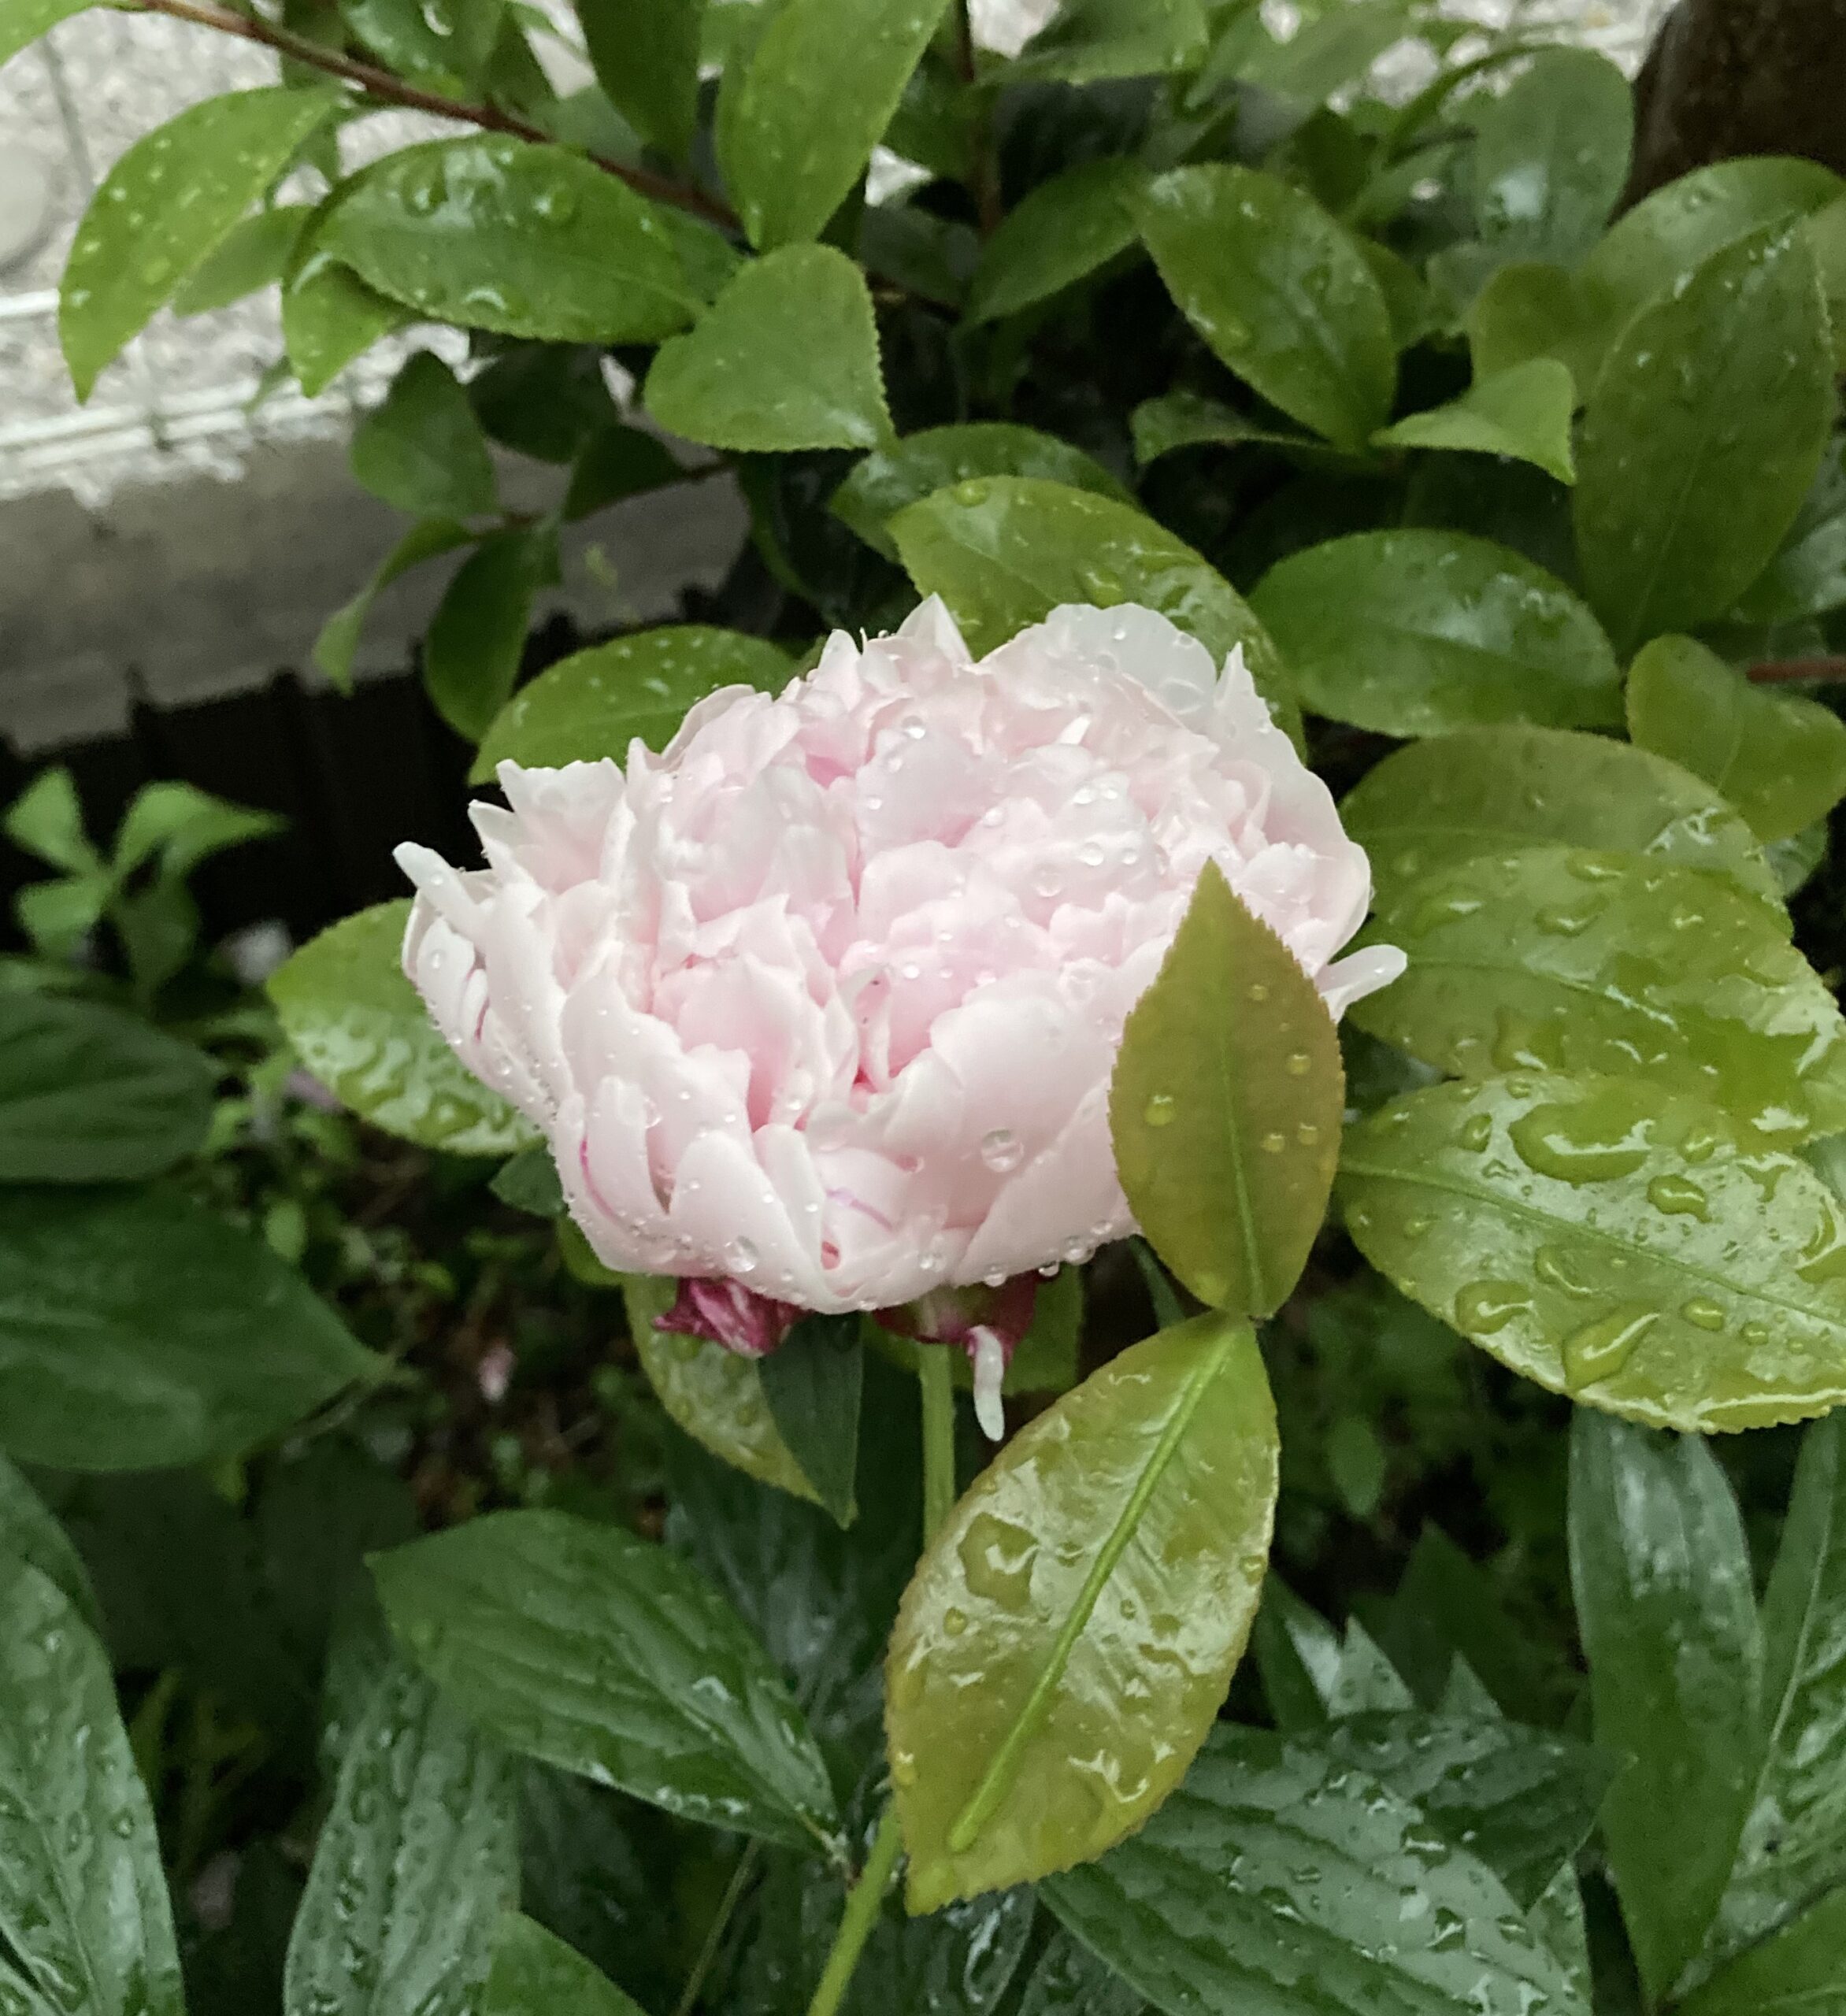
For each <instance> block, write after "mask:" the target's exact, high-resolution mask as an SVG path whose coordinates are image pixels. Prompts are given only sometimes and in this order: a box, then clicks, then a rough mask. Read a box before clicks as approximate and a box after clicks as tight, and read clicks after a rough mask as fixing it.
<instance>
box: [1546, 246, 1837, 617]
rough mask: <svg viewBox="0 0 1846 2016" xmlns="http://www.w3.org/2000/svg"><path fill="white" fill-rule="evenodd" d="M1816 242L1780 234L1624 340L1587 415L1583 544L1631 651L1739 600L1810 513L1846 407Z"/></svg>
mask: <svg viewBox="0 0 1846 2016" xmlns="http://www.w3.org/2000/svg"><path fill="white" fill-rule="evenodd" d="M1832 419H1833V358H1832V353H1831V350H1830V348H1829V342H1828V335H1827V320H1826V308H1825V306H1823V304H1822V300H1821V295H1820V286H1819V283H1818V280H1817V279H1816V277H1815V273H1814V257H1813V254H1812V253H1811V251H1810V250H1808V246H1807V240H1806V239H1804V238H1803V237H1802V236H1801V235H1800V232H1799V231H1798V230H1796V228H1794V227H1793V226H1792V225H1783V224H1778V225H1772V226H1770V227H1769V228H1767V229H1766V230H1763V231H1759V232H1755V233H1754V234H1752V235H1751V236H1749V237H1748V238H1744V239H1739V240H1738V241H1737V243H1734V244H1733V245H1730V246H1726V248H1725V249H1724V250H1722V251H1719V252H1718V253H1715V254H1713V256H1712V257H1711V258H1710V259H1708V260H1707V261H1706V262H1705V263H1704V265H1702V266H1700V267H1699V268H1698V269H1697V270H1696V272H1694V273H1693V274H1692V276H1691V278H1690V279H1689V280H1688V281H1687V283H1686V284H1685V287H1683V288H1681V287H1675V288H1674V290H1673V291H1670V293H1669V294H1668V295H1666V296H1665V297H1664V298H1661V299H1659V300H1658V301H1656V302H1654V304H1653V305H1652V306H1649V307H1647V308H1644V309H1642V310H1641V311H1640V313H1639V314H1638V315H1637V316H1636V317H1635V318H1634V320H1633V321H1632V322H1630V323H1629V324H1628V325H1627V327H1626V328H1625V329H1624V330H1623V331H1622V334H1621V335H1620V336H1619V337H1618V339H1616V342H1615V344H1614V348H1613V349H1612V350H1611V352H1610V354H1609V356H1608V358H1607V361H1606V362H1605V363H1604V364H1603V369H1602V371H1601V373H1600V374H1599V376H1598V377H1597V380H1596V384H1595V387H1593V389H1592V391H1591V393H1590V395H1589V401H1588V406H1587V407H1586V409H1585V413H1584V421H1583V434H1582V438H1581V441H1580V442H1579V443H1578V453H1577V467H1578V480H1577V490H1576V493H1575V510H1576V521H1577V553H1578V556H1579V558H1580V560H1581V564H1582V568H1583V577H1584V581H1585V585H1586V587H1587V589H1588V594H1589V598H1590V600H1591V602H1592V603H1593V604H1594V605H1595V606H1596V608H1597V609H1598V610H1599V612H1600V613H1602V614H1603V617H1605V619H1606V620H1607V623H1608V625H1609V628H1610V632H1611V635H1612V636H1614V639H1615V641H1616V643H1618V645H1619V646H1620V647H1622V649H1623V650H1632V649H1633V647H1634V646H1636V645H1637V644H1639V643H1644V641H1645V640H1646V639H1648V638H1649V637H1651V636H1658V635H1659V633H1660V632H1662V631H1664V630H1678V629H1685V628H1690V627H1691V626H1692V625H1693V624H1696V623H1698V622H1700V621H1702V620H1703V619H1704V618H1705V617H1710V616H1715V615H1717V614H1718V613H1720V612H1721V611H1722V610H1726V609H1727V608H1729V606H1730V605H1731V603H1732V602H1734V601H1735V600H1736V599H1737V597H1738V595H1740V594H1741V593H1742V592H1743V591H1744V589H1745V588H1746V587H1748V586H1749V584H1750V583H1751V581H1752V580H1755V577H1756V576H1757V575H1759V573H1762V571H1763V569H1764V568H1765V567H1766V565H1768V563H1769V561H1770V558H1772V557H1773V555H1774V553H1775V550H1776V548H1777V547H1778V546H1779V545H1780V544H1781V539H1782V535H1783V533H1784V532H1786V531H1787V530H1788V528H1789V524H1791V522H1792V521H1793V519H1794V517H1795V514H1796V512H1797V511H1798V510H1800V506H1801V501H1802V498H1803V496H1804V495H1806V493H1807V486H1808V484H1809V483H1810V482H1811V480H1812V478H1813V476H1814V470H1815V468H1816V467H1817V466H1818V463H1819V461H1820V456H1821V450H1822V448H1823V447H1824V446H1825V445H1826V436H1827V429H1828V427H1829V424H1830V423H1831V421H1832Z"/></svg>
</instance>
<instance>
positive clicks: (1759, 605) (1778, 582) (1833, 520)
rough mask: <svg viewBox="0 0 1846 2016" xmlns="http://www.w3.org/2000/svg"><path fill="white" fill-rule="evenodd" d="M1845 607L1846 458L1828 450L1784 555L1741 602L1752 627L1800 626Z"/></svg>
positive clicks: (1834, 448) (1836, 448)
mask: <svg viewBox="0 0 1846 2016" xmlns="http://www.w3.org/2000/svg"><path fill="white" fill-rule="evenodd" d="M1842 603H1846V453H1843V452H1842V447H1841V444H1840V443H1839V442H1837V441H1835V442H1834V443H1833V444H1832V445H1830V446H1829V448H1828V450H1827V452H1826V455H1825V456H1824V457H1823V458H1822V461H1821V465H1820V473H1819V475H1818V476H1816V477H1815V478H1814V487H1813V488H1812V489H1811V491H1809V492H1808V493H1807V498H1806V500H1805V501H1804V502H1803V504H1802V506H1801V509H1800V511H1799V512H1798V513H1796V517H1795V522H1794V523H1793V524H1792V525H1791V526H1790V527H1789V532H1788V536H1787V537H1786V538H1785V539H1784V540H1783V542H1782V545H1781V550H1780V551H1779V552H1778V553H1777V554H1776V556H1775V558H1774V559H1773V560H1772V561H1770V563H1769V565H1768V566H1767V567H1766V569H1764V570H1763V573H1761V574H1759V576H1757V577H1756V579H1755V580H1754V581H1752V582H1751V584H1750V586H1749V587H1748V588H1747V589H1745V590H1744V593H1743V595H1741V596H1740V597H1739V598H1738V601H1737V609H1736V611H1735V614H1736V616H1737V618H1738V619H1739V620H1740V621H1744V622H1747V623H1790V622H1798V621H1800V619H1801V618H1802V617H1807V616H1824V615H1826V613H1829V611H1830V610H1835V609H1837V608H1839V607H1840V606H1841V604H1842Z"/></svg>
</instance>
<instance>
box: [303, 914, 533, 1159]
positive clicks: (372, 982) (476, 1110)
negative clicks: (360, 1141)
mask: <svg viewBox="0 0 1846 2016" xmlns="http://www.w3.org/2000/svg"><path fill="white" fill-rule="evenodd" d="M409 917H410V903H409V902H408V900H407V899H406V900H400V901H398V902H391V903H375V904H374V905H373V906H372V908H371V909H370V910H360V911H358V912H357V913H355V914H354V915H353V916H351V917H343V918H342V919H341V920H340V921H339V923H338V924H335V925H329V926H328V928H327V929H326V930H325V931H324V932H321V935H320V936H319V937H318V938H315V939H310V941H309V943H306V945H304V946H302V948H301V950H300V951H298V952H297V953H295V954H294V956H293V957H292V958H290V959H289V960H288V962H287V964H286V965H283V966H281V967H280V969H278V970H277V971H276V972H275V973H272V974H271V975H270V976H269V999H270V1001H271V1002H272V1004H273V1005H274V1007H275V1010H276V1014H278V1015H279V1016H280V1017H281V1020H282V1027H283V1031H284V1034H285V1035H286V1036H287V1038H288V1039H289V1041H290V1042H291V1043H293V1044H294V1046H295V1053H296V1054H297V1055H298V1057H299V1058H301V1060H302V1063H304V1064H305V1065H306V1066H307V1067H308V1069H310V1071H312V1072H313V1074H314V1076H315V1077H317V1078H318V1079H319V1080H321V1083H322V1084H324V1085H325V1086H326V1088H328V1091H331V1092H332V1094H333V1095H334V1097H335V1099H338V1100H339V1102H341V1104H342V1105H343V1106H349V1107H350V1108H351V1110H353V1111H354V1113H357V1114H359V1115H360V1116H361V1117H362V1118H364V1119H366V1120H369V1121H371V1123H372V1124H373V1126H375V1127H382V1128H384V1131H385V1132H387V1134H395V1135H398V1136H400V1137H401V1138H402V1140H406V1141H414V1142H416V1143H417V1144H418V1145H419V1146H420V1147H426V1148H440V1149H443V1150H444V1151H446V1152H447V1153H448V1154H457V1155H507V1154H513V1152H514V1151H515V1150H517V1149H520V1148H523V1147H525V1146H526V1144H527V1143H528V1142H529V1141H531V1140H532V1138H533V1129H532V1126H531V1125H530V1123H529V1122H528V1121H526V1120H525V1117H523V1116H522V1115H521V1114H518V1113H516V1112H515V1111H514V1110H513V1108H512V1107H511V1106H509V1105H507V1103H506V1101H505V1100H504V1099H501V1098H500V1097H499V1095H497V1094H495V1093H493V1092H491V1091H488V1090H487V1088H486V1086H484V1084H481V1082H480V1080H479V1079H477V1078H476V1077H475V1076H474V1074H473V1072H471V1071H470V1070H469V1069H468V1067H467V1066H466V1065H465V1064H463V1063H462V1061H461V1059H460V1058H458V1057H457V1056H456V1054H454V1051H452V1050H450V1047H448V1045H447V1043H445V1042H443V1039H442V1037H441V1036H439V1034H438V1033H437V1031H436V1026H435V1025H434V1024H433V1023H432V1021H430V1019H429V1017H428V1013H427V1012H426V1010H424V1006H423V1003H422V1001H421V999H419V998H418V995H417V990H416V989H415V988H413V986H412V985H411V984H410V982H409V980H406V978H405V977H404V974H403V970H402V965H400V963H399V948H400V947H402V943H403V938H404V927H405V925H406V921H408V919H409Z"/></svg>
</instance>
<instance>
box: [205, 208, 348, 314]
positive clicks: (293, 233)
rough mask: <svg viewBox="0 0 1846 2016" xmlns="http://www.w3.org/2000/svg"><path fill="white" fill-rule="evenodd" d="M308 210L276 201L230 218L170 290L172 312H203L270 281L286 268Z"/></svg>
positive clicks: (218, 306) (224, 305)
mask: <svg viewBox="0 0 1846 2016" xmlns="http://www.w3.org/2000/svg"><path fill="white" fill-rule="evenodd" d="M312 216H313V210H312V209H310V207H309V206H307V205H306V204H304V203H278V204H276V206H274V207H273V208H272V209H266V210H258V212H257V213H256V214H255V215H254V217H246V218H244V219H243V221H242V222H241V223H240V224H233V225H232V227H231V228H230V230H229V231H228V232H226V233H225V235H224V237H223V239H221V240H220V242H219V244H218V246H217V250H216V251H214V252H212V253H210V254H207V256H206V258H205V259H204V260H203V261H202V262H201V263H200V264H199V265H197V266H195V268H194V269H192V272H191V274H190V275H188V276H187V279H186V280H185V281H184V282H183V284H181V286H180V290H179V291H178V292H177V293H176V295H174V296H173V304H172V305H173V313H175V314H176V315H203V314H206V313H209V311H210V310H211V309H214V308H228V307H229V306H230V305H231V303H232V302H234V301H241V300H243V298H244V296H245V295H250V294H254V293H255V292H256V291H258V288H259V287H269V286H272V284H274V283H275V282H276V281H277V280H280V279H281V278H282V276H283V275H284V273H285V272H287V270H288V268H289V264H290V261H291V260H292V258H294V255H295V243H296V241H297V240H298V239H299V238H300V236H301V235H302V227H303V226H304V225H305V224H306V222H307V221H308V219H309V218H310V217H312Z"/></svg>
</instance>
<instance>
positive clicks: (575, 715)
mask: <svg viewBox="0 0 1846 2016" xmlns="http://www.w3.org/2000/svg"><path fill="white" fill-rule="evenodd" d="M793 676H794V668H793V667H792V666H791V665H790V663H789V661H788V659H787V658H784V656H783V654H782V653H781V652H780V651H779V650H777V648H776V647H775V646H774V645H773V644H769V643H764V642H763V640H762V639H761V638H760V637H748V636H744V635H743V633H742V632H740V631H736V630H712V629H707V628H705V627H704V626H703V625H702V624H693V623H688V624H674V625H673V627H672V628H669V629H664V630H642V631H638V632H636V633H635V634H634V635H632V636H627V637H617V638H614V639H612V640H611V641H610V643H606V644H595V645H592V646H591V648H590V649H589V650H587V651H576V652H573V654H571V656H570V657H569V658H563V659H561V660H560V661H558V663H557V664H556V665H551V666H549V667H547V669H546V670H544V671H543V672H542V673H539V676H538V677H537V678H536V679H535V680H532V682H531V683H530V684H528V685H526V686H524V687H521V689H520V690H519V691H518V692H517V694H515V695H513V699H511V700H510V701H509V702H507V704H506V706H505V707H504V708H502V710H501V712H500V713H499V717H497V718H496V719H495V721H494V723H493V724H492V725H491V727H490V728H488V729H487V732H486V734H485V735H484V736H482V738H481V744H480V754H479V755H477V756H476V758H475V759H474V768H473V771H472V773H470V775H471V780H472V781H473V782H474V783H476V784H485V783H487V781H488V780H489V779H491V777H492V776H493V774H494V772H495V769H497V768H498V767H499V765H501V764H502V763H518V764H521V765H524V766H525V768H527V769H555V768H557V767H558V766H559V765H562V764H565V763H580V762H593V761H595V758H598V757H599V756H610V757H613V758H614V759H615V760H616V762H618V763H625V762H627V760H628V744H629V743H631V742H632V740H633V739H635V738H636V736H639V737H640V739H642V740H643V742H645V743H647V745H648V747H650V748H653V749H664V748H665V747H666V745H667V744H668V743H669V742H670V741H671V740H672V739H673V736H674V735H675V734H676V732H678V729H679V726H680V721H682V720H683V719H684V717H685V713H686V710H687V709H688V707H690V706H693V705H694V704H695V702H698V701H700V700H702V699H705V698H706V696H707V695H710V694H713V693H716V692H718V691H721V690H722V689H724V688H725V687H737V686H754V687H756V688H757V689H758V691H760V692H765V693H777V692H780V691H781V689H782V688H783V687H784V686H786V685H787V684H788V681H789V680H791V678H792V677H793Z"/></svg>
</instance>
